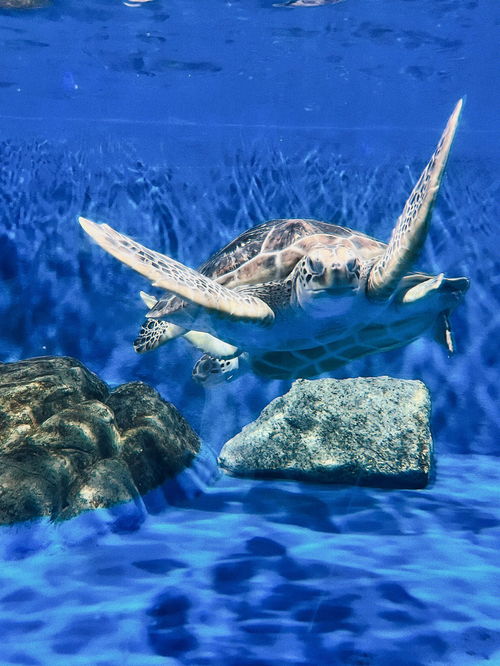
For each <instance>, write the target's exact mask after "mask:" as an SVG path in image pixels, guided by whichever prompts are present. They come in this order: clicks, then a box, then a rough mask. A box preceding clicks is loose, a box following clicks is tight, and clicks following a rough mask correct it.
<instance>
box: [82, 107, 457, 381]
mask: <svg viewBox="0 0 500 666" xmlns="http://www.w3.org/2000/svg"><path fill="white" fill-rule="evenodd" d="M461 108H462V100H460V101H459V102H458V104H457V105H456V107H455V109H454V111H453V113H452V115H451V117H450V119H449V121H448V124H447V126H446V128H445V130H444V132H443V135H442V137H441V139H440V141H439V144H438V146H437V148H436V151H435V152H434V154H433V156H432V157H431V159H430V161H429V163H428V164H427V166H426V167H425V169H424V170H423V172H422V174H421V176H420V178H419V180H418V182H417V184H416V185H415V187H414V189H413V191H412V193H411V195H410V197H409V199H408V201H407V202H406V204H405V207H404V209H403V212H402V214H401V215H400V217H399V218H398V220H397V222H396V225H395V227H394V230H393V232H392V236H391V239H390V241H389V243H388V244H385V243H383V242H381V241H378V240H376V239H374V238H371V237H369V236H367V235H365V234H363V233H360V232H358V231H353V230H352V229H348V228H345V227H341V226H337V225H334V224H329V223H326V222H320V221H316V220H309V219H286V220H272V221H270V222H265V223H264V224H261V225H259V226H257V227H254V228H253V229H250V230H248V231H246V232H244V233H243V234H241V235H240V236H238V238H236V239H235V240H233V241H232V242H231V243H229V244H228V245H226V246H225V247H224V248H222V249H221V250H219V251H218V252H217V253H216V254H214V255H213V256H212V257H210V258H209V259H208V261H207V262H206V263H205V264H203V265H202V266H201V267H200V268H199V269H198V270H193V269H191V268H188V267H187V266H184V265H183V264H181V263H179V262H177V261H175V260H174V259H171V258H170V257H167V256H165V255H162V254H159V253H158V252H154V251H152V250H148V249H147V248H145V247H143V246H142V245H140V244H139V243H137V242H135V241H134V240H132V239H130V238H128V237H127V236H125V235H123V234H121V233H118V232H117V231H115V230H114V229H112V228H111V227H110V226H108V225H107V224H96V223H95V222H91V221H90V220H87V219H85V218H80V224H81V225H82V227H83V228H84V229H85V231H86V232H87V233H88V234H90V236H91V237H92V238H93V239H94V240H95V241H96V242H97V243H98V244H99V245H100V246H101V247H102V248H104V249H105V250H107V252H109V253H110V254H112V255H113V256H114V257H116V258H117V259H120V260H121V261H123V262H124V263H125V264H127V265H128V266H130V267H131V268H133V269H134V270H136V271H138V272H139V273H141V274H142V275H143V276H145V277H146V278H148V279H149V280H150V281H151V282H152V283H153V285H154V286H156V287H160V288H162V289H164V290H166V291H167V292H168V293H167V295H166V296H163V297H161V298H160V299H158V300H157V299H156V298H154V297H152V296H149V295H148V294H146V293H144V292H141V296H142V298H143V300H144V302H145V303H146V305H147V307H148V308H149V312H148V314H147V319H146V322H145V323H144V324H143V326H142V328H141V332H140V335H139V337H138V338H137V340H136V341H135V343H134V346H135V349H136V351H138V352H143V351H147V350H149V349H154V348H156V347H158V346H159V345H161V344H163V343H165V342H167V341H168V340H171V339H173V338H176V337H179V336H183V337H184V338H185V339H186V340H187V341H188V342H190V343H191V344H193V345H195V346H196V347H197V348H199V349H201V350H203V351H204V352H205V353H204V355H203V356H202V357H201V359H200V360H199V361H198V362H197V363H196V365H195V368H194V370H193V377H194V379H196V380H197V381H199V382H200V383H202V384H206V385H209V384H215V383H218V382H219V381H223V380H229V379H232V378H234V377H235V376H237V375H238V374H241V372H243V371H244V370H248V369H251V370H252V371H254V372H256V373H258V374H261V375H265V376H267V377H271V378H295V377H313V376H317V375H319V374H321V373H324V372H328V371H331V370H333V369H335V368H337V367H339V366H340V365H343V364H344V363H347V362H348V361H350V360H352V359H355V358H359V357H360V356H364V355H365V354H371V353H374V352H378V351H385V350H388V349H393V348H395V347H400V346H402V345H405V344H407V343H409V342H411V341H413V340H415V339H416V338H418V337H419V336H421V335H422V334H423V333H424V332H426V331H427V330H429V329H432V330H433V331H434V334H435V337H436V339H437V340H438V341H440V342H442V343H443V344H444V345H445V346H446V347H447V349H448V350H449V352H450V353H451V352H453V341H452V335H451V329H450V325H449V314H450V312H451V311H452V310H453V309H454V307H455V306H456V305H457V304H458V302H459V300H460V299H461V298H462V296H463V294H464V293H465V291H466V290H467V288H468V286H469V280H468V279H467V278H465V277H458V278H445V277H444V275H443V273H440V274H439V275H435V276H433V275H428V274H425V273H419V272H417V273H413V272H409V271H410V269H411V267H412V265H413V263H414V261H415V259H416V257H417V255H418V254H419V252H420V249H421V248H422V245H423V243H424V241H425V237H426V235H427V229H428V225H429V221H430V217H431V211H432V207H433V203H434V200H435V198H436V195H437V192H438V189H439V185H440V181H441V178H442V175H443V171H444V168H445V165H446V160H447V158H448V154H449V151H450V147H451V144H452V141H453V137H454V134H455V131H456V128H457V123H458V119H459V116H460V112H461Z"/></svg>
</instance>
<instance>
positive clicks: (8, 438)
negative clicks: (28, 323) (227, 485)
mask: <svg viewBox="0 0 500 666" xmlns="http://www.w3.org/2000/svg"><path fill="white" fill-rule="evenodd" d="M199 448H200V442H199V439H198V436H197V435H196V434H195V432H194V431H193V430H192V429H191V427H190V426H189V424H188V423H187V422H186V421H185V420H184V419H183V417H182V416H181V415H180V413H179V412H178V411H177V409H176V408H175V407H174V406H173V405H171V404H169V403H167V402H165V401H164V400H162V398H161V397H160V395H159V394H158V393H157V392H156V391H155V390H154V389H153V388H151V387H150V386H147V385H146V384H143V383H141V382H133V383H130V384H124V385H122V386H119V387H118V388H116V389H115V390H113V391H110V389H109V388H108V386H107V385H106V384H105V383H104V382H103V381H101V380H100V379H99V378H98V377H97V376H96V375H95V374H93V373H92V372H90V371H89V370H88V369H87V368H86V367H85V366H84V365H83V364H82V363H80V362H79V361H77V360H75V359H72V358H67V357H40V358H33V359H28V360H25V361H20V362H18V363H5V364H0V524H8V523H13V522H16V521H21V520H29V519H31V518H35V517H38V516H50V517H51V518H52V519H64V518H69V517H72V516H74V515H76V514H78V513H80V512H82V511H85V510H88V509H95V508H100V507H109V506H112V505H114V504H116V503H119V502H125V501H128V500H130V499H133V498H136V497H138V496H139V494H144V493H146V492H147V491H149V490H151V489H152V488H154V487H156V486H158V485H159V484H161V483H163V482H164V481H165V480H166V479H168V478H169V477H172V476H174V475H175V474H177V473H178V472H179V471H181V470H182V469H183V468H184V467H186V466H187V465H188V464H189V463H190V462H191V461H192V459H193V457H194V456H195V455H196V453H197V452H198V451H199Z"/></svg>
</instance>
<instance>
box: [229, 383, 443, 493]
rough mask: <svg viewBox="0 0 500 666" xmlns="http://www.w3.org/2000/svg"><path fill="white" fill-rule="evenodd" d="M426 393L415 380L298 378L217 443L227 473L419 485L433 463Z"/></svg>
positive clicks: (402, 485)
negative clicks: (252, 418)
mask: <svg viewBox="0 0 500 666" xmlns="http://www.w3.org/2000/svg"><path fill="white" fill-rule="evenodd" d="M430 406H431V404H430V397H429V393H428V391H427V388H426V386H425V385H424V384H423V383H422V382H420V381H408V380H401V379H393V378H390V377H373V378H358V379H340V380H337V379H318V380H315V381H308V380H298V381H296V382H294V384H293V385H292V388H291V389H290V391H289V392H288V393H287V394H286V395H284V396H281V397H279V398H276V400H273V401H272V402H271V403H270V404H269V405H268V406H267V407H266V408H265V409H264V410H263V412H262V414H261V415H260V417H259V418H258V419H257V420H256V421H254V422H253V423H251V424H249V425H248V426H246V427H245V428H243V430H242V431H241V432H240V433H239V434H238V435H236V436H235V437H233V438H232V439H231V440H229V441H228V442H227V443H226V444H225V446H224V447H223V449H222V451H221V453H220V457H219V465H220V466H221V468H222V469H223V470H224V471H225V472H227V473H230V474H233V475H237V476H255V477H285V478H293V479H302V480H308V481H313V482H321V483H350V484H356V485H373V486H382V487H395V488H421V487H424V486H425V485H426V484H427V483H428V481H429V476H430V474H431V468H432V438H431V433H430V428H429V415H430Z"/></svg>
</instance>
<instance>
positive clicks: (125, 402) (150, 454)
mask: <svg viewBox="0 0 500 666" xmlns="http://www.w3.org/2000/svg"><path fill="white" fill-rule="evenodd" d="M107 405H108V406H109V407H111V409H112V410H113V411H114V414H115V418H116V422H117V424H118V427H119V428H120V430H121V432H122V441H121V447H122V456H123V459H124V460H125V461H126V463H127V465H128V466H129V468H130V471H131V474H132V477H133V479H134V482H135V484H136V485H137V488H138V489H139V491H140V492H141V493H142V494H144V493H145V492H146V491H148V490H150V489H151V488H154V487H155V486H157V485H159V484H160V483H162V481H164V479H165V478H166V477H167V476H173V475H174V474H176V473H177V472H179V471H180V470H181V469H183V468H184V467H186V466H187V465H188V464H189V463H190V462H191V460H192V459H193V457H194V455H196V453H197V452H198V451H199V448H200V444H199V439H198V436H197V435H196V433H195V432H194V431H193V430H191V428H189V426H188V424H187V422H186V421H185V420H184V419H183V418H182V416H181V415H180V413H179V412H178V411H177V409H175V407H174V406H173V405H171V404H169V403H167V402H165V401H164V400H162V399H161V397H160V395H159V393H158V392H157V391H155V390H154V389H153V388H151V386H148V385H147V384H143V383H142V382H131V383H129V384H123V385H122V386H119V387H118V388H117V389H115V390H114V391H113V392H112V393H111V395H110V396H109V398H108V400H107ZM166 433H167V436H165V434H166Z"/></svg>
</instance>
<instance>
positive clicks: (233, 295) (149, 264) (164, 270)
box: [79, 217, 274, 323]
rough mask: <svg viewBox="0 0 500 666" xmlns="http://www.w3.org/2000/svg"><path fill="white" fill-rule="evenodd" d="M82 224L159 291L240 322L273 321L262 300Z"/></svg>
mask: <svg viewBox="0 0 500 666" xmlns="http://www.w3.org/2000/svg"><path fill="white" fill-rule="evenodd" d="M79 222H80V224H81V226H82V227H83V229H84V230H85V231H86V232H87V233H88V234H89V236H91V237H92V238H93V239H94V240H95V242H96V243H97V244H98V245H100V246H101V247H102V248H103V250H106V252H109V254H111V255H112V256H113V257H115V258H116V259H119V260H120V261H122V262H123V263H124V264H127V266H130V268H133V269H134V270H135V271H137V272H138V273H140V274H141V275H143V276H144V277H146V278H148V279H149V280H150V281H151V282H152V284H153V285H154V286H155V287H160V288H162V289H166V290H167V291H170V292H172V293H173V294H177V295H178V296H180V297H181V298H183V299H184V300H186V301H188V302H189V303H192V304H194V305H197V306H201V307H202V308H205V309H207V310H213V311H216V312H218V313H221V314H224V315H225V316H228V317H233V318H236V319H238V320H249V321H254V322H262V323H269V322H271V321H273V319H274V313H273V311H272V310H271V308H270V307H269V306H268V305H267V304H266V303H264V301H262V300H261V299H260V298H257V297H256V296H251V295H249V294H244V293H238V292H235V291H233V290H231V289H227V288H226V287H223V286H222V285H220V284H218V283H217V282H215V280H212V279H210V278H208V277H206V276H205V275H202V274H201V273H199V272H198V271H195V270H193V269H192V268H188V267H187V266H184V264H181V263H180V262H178V261H175V260H174V259H172V258H171V257H167V256H166V255H164V254H160V253H159V252H154V251H153V250H149V249H148V248H146V247H144V246H143V245H141V244H140V243H137V242H136V241H134V240H132V239H131V238H129V237H128V236H125V235H124V234H120V233H119V232H118V231H115V230H114V229H112V228H111V227H110V226H109V225H107V224H96V223H95V222H92V221H91V220H87V219H85V218H83V217H80V218H79Z"/></svg>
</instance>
